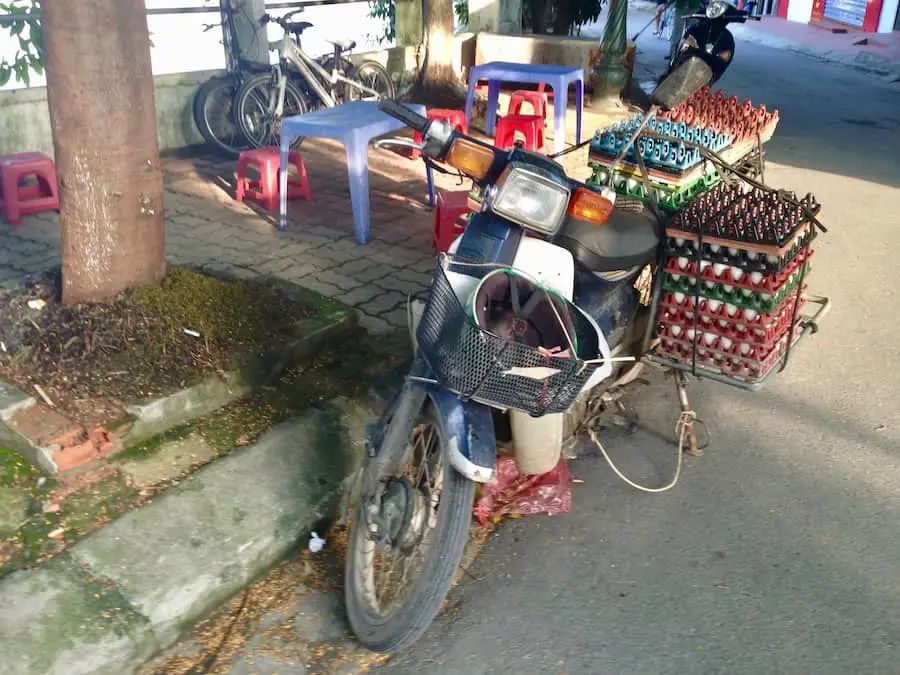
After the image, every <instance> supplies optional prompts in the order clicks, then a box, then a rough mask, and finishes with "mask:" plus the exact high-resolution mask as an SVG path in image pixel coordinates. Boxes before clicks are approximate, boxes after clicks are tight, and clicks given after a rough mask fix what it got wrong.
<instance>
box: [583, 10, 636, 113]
mask: <svg viewBox="0 0 900 675" xmlns="http://www.w3.org/2000/svg"><path fill="white" fill-rule="evenodd" d="M627 23H628V0H610V4H609V14H608V15H607V16H606V27H605V28H604V30H603V39H602V41H601V42H600V50H601V51H600V59H599V61H598V62H597V65H596V66H594V69H593V71H592V72H591V86H592V88H593V90H594V96H593V105H594V106H603V105H614V104H616V103H618V102H619V101H620V99H621V97H622V90H623V89H624V88H625V83H626V82H627V81H628V71H627V70H626V68H625V53H626V51H627V49H628V40H627V38H626V34H627Z"/></svg>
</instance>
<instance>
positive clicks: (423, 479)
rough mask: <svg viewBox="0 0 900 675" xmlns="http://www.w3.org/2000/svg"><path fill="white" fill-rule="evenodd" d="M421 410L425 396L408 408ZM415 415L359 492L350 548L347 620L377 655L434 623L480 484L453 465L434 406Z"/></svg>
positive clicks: (389, 437) (388, 443)
mask: <svg viewBox="0 0 900 675" xmlns="http://www.w3.org/2000/svg"><path fill="white" fill-rule="evenodd" d="M412 396H415V394H412ZM419 405H421V399H419V401H417V402H416V403H414V404H412V405H408V406H407V407H406V408H407V411H409V408H414V407H417V406H419ZM401 407H403V406H402V404H401ZM411 412H412V414H414V415H416V420H417V421H416V423H415V425H414V427H413V430H412V433H411V434H408V433H407V430H406V429H403V430H402V431H398V430H397V429H395V430H394V431H395V433H392V431H391V429H390V427H392V426H394V424H395V423H396V424H398V428H403V427H404V426H405V425H403V424H402V422H398V421H397V420H396V419H392V420H391V422H390V425H389V429H388V432H387V434H386V436H385V439H384V442H383V443H381V447H380V448H379V455H382V453H388V455H387V456H385V457H384V460H385V461H384V463H383V464H381V463H380V462H379V464H381V465H382V466H384V470H383V471H382V472H381V475H378V476H375V475H370V476H368V478H369V479H371V480H370V481H369V482H370V484H372V485H374V486H377V489H376V492H375V494H368V493H367V492H366V491H365V490H364V491H363V494H361V495H360V502H359V506H358V508H357V510H356V516H355V518H354V520H353V523H352V524H351V530H350V536H349V540H348V544H347V567H346V576H345V581H344V593H345V602H346V605H347V617H348V618H349V620H350V625H351V627H352V628H353V632H354V633H355V634H356V637H357V638H358V639H359V641H360V642H362V643H363V644H364V645H365V646H366V647H368V648H369V649H371V650H373V651H377V652H397V651H400V650H402V649H404V648H406V647H409V646H410V645H411V644H412V643H413V642H415V640H416V639H418V638H419V636H421V635H422V634H423V633H424V632H425V631H426V630H427V629H428V626H429V625H431V622H432V621H433V620H434V617H435V616H436V615H437V613H438V612H439V611H440V608H441V605H442V603H443V601H444V598H445V597H446V595H447V592H448V591H449V590H450V586H451V584H452V583H453V577H454V575H455V573H456V570H457V568H458V566H459V561H460V559H461V558H462V554H463V549H464V548H465V545H466V541H467V539H468V533H469V525H470V523H471V520H472V503H473V500H474V497H475V483H473V482H472V481H470V480H469V479H467V478H465V477H464V476H462V475H461V474H459V473H458V472H457V471H456V470H455V469H454V468H453V467H452V466H450V463H449V461H448V460H447V448H446V445H447V437H446V432H445V430H444V425H443V422H442V420H441V419H440V416H439V415H437V414H436V412H435V411H434V409H433V408H431V407H430V406H427V407H426V408H425V409H424V410H420V411H419V413H417V412H416V411H415V410H412V411H411ZM405 414H406V413H401V412H397V413H396V414H395V418H396V417H400V416H402V415H405ZM400 434H402V436H403V438H397V436H398V435H400ZM378 459H379V460H380V459H381V457H379V458H378ZM372 466H373V465H372V464H370V465H368V466H366V469H365V470H366V471H372V470H373V469H372ZM366 484H367V481H366V476H365V475H364V476H363V483H362V485H364V486H365V485H366Z"/></svg>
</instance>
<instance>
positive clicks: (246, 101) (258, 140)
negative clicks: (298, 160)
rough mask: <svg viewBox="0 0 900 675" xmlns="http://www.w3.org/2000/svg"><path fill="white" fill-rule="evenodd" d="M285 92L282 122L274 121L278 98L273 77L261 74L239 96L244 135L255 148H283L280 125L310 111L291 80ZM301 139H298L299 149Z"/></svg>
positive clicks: (296, 144)
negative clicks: (286, 119)
mask: <svg viewBox="0 0 900 675" xmlns="http://www.w3.org/2000/svg"><path fill="white" fill-rule="evenodd" d="M285 84H286V86H285V90H284V108H283V114H282V116H281V118H280V119H276V117H275V110H274V107H275V104H276V103H277V101H275V98H276V96H275V94H276V93H277V87H278V82H277V79H276V77H275V75H274V74H273V73H260V74H259V75H254V76H253V77H251V78H249V79H248V80H247V81H246V82H244V85H243V86H242V87H241V90H240V91H239V92H238V95H237V100H236V102H235V107H236V110H237V120H238V122H239V123H240V126H241V132H242V133H243V134H244V136H245V137H246V139H247V142H248V143H249V144H250V145H251V146H252V147H254V148H262V147H265V146H272V145H274V146H280V145H281V123H282V120H283V119H284V118H285V117H292V116H294V115H302V114H303V113H305V112H306V111H307V110H309V103H308V101H307V100H306V96H305V95H304V94H303V92H301V91H300V90H299V89H298V88H297V86H296V85H295V84H294V83H293V82H291V81H290V80H288V81H287V82H286V83H285ZM302 140H303V139H302V138H296V139H294V141H293V142H292V143H291V148H296V147H297V146H298V145H299V144H300V142H301V141H302Z"/></svg>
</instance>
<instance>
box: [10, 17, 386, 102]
mask: <svg viewBox="0 0 900 675" xmlns="http://www.w3.org/2000/svg"><path fill="white" fill-rule="evenodd" d="M146 4H147V7H148V8H153V9H157V8H158V9H164V8H172V7H204V6H206V7H212V9H213V10H214V11H213V12H212V13H210V14H170V15H157V14H154V15H152V16H149V17H148V24H149V26H150V32H151V40H152V41H153V48H152V50H151V58H152V61H153V74H154V75H165V74H168V73H187V72H194V71H197V70H216V69H220V68H224V67H225V53H224V51H223V49H222V45H221V39H222V30H221V28H219V27H218V26H217V27H215V28H213V29H212V30H210V31H208V32H205V33H204V32H203V25H204V24H211V23H218V22H219V13H218V4H219V3H218V2H217V1H216V0H209V1H208V2H204V0H146ZM285 12H286V10H273V11H272V14H273V15H279V16H280V15H282V14H284V13H285ZM339 16H340V17H341V18H340V19H338V17H339ZM296 18H297V20H298V21H300V20H302V21H309V22H310V23H311V24H313V28H310V29H307V32H306V33H304V34H303V43H302V44H303V49H304V50H305V51H307V52H309V53H310V54H313V55H318V54H321V53H325V52H328V51H330V50H331V46H330V45H329V44H328V42H327V41H326V38H332V39H352V40H356V42H357V47H356V50H355V51H357V52H364V51H371V50H374V49H384V48H387V47H393V43H392V42H384V43H379V42H378V39H377V36H379V35H382V34H383V28H382V22H381V21H380V20H378V19H373V18H371V17H370V16H369V6H368V3H367V2H352V3H345V4H340V5H325V6H318V7H307V8H306V11H305V12H304V13H303V15H302V16H298V17H296ZM280 35H281V29H280V28H278V26H269V39H270V40H275V39H277V38H278V37H279V36H280ZM98 39H102V36H98ZM17 47H18V41H17V40H16V39H15V38H13V37H12V36H10V34H9V31H8V30H6V29H5V28H4V27H3V26H0V58H3V57H5V58H7V59H12V58H13V57H14V56H15V54H16V49H17ZM45 85H46V80H45V78H44V77H43V76H42V75H41V76H39V75H35V74H34V73H32V78H31V86H34V87H43V86H45ZM23 86H24V85H22V84H20V83H18V82H16V81H15V78H13V79H12V80H10V82H9V83H8V84H7V85H6V86H5V87H3V88H2V90H9V89H21V88H22V87H23Z"/></svg>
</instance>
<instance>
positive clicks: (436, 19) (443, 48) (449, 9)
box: [415, 0, 465, 107]
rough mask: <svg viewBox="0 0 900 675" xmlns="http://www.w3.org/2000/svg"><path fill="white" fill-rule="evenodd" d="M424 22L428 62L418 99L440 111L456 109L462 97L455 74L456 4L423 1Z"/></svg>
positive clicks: (418, 82) (441, 0)
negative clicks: (454, 23)
mask: <svg viewBox="0 0 900 675" xmlns="http://www.w3.org/2000/svg"><path fill="white" fill-rule="evenodd" d="M422 22H423V24H424V36H425V40H424V49H425V59H424V62H423V64H422V70H421V71H419V76H418V78H417V80H416V87H415V89H416V93H415V96H416V98H417V100H423V102H424V101H428V102H431V103H432V104H439V107H453V105H452V102H458V101H456V99H459V97H460V95H459V92H458V91H457V90H458V89H459V88H460V87H459V85H460V82H459V78H458V77H457V75H456V72H455V71H454V70H453V49H454V42H453V0H422ZM463 100H465V96H464V95H463Z"/></svg>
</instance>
